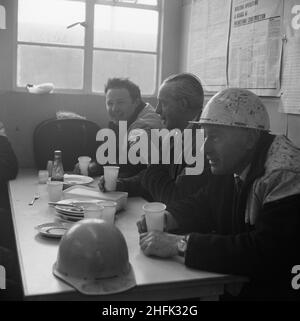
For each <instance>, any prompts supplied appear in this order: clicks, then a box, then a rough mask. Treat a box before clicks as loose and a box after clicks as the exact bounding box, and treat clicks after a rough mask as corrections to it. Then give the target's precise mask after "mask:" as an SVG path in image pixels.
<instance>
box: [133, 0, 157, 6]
mask: <svg viewBox="0 0 300 321" xmlns="http://www.w3.org/2000/svg"><path fill="white" fill-rule="evenodd" d="M137 3H138V4H147V5H149V6H157V0H138V1H137Z"/></svg>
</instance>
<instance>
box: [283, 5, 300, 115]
mask: <svg viewBox="0 0 300 321" xmlns="http://www.w3.org/2000/svg"><path fill="white" fill-rule="evenodd" d="M284 26H285V34H286V40H287V41H286V42H285V45H284V55H283V72H282V108H283V110H282V111H284V112H286V113H292V114H300V0H286V1H285V7H284Z"/></svg>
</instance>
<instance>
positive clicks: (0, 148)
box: [0, 136, 18, 184]
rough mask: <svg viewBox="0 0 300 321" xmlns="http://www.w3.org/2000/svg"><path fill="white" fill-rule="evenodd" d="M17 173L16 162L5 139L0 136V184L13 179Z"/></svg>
mask: <svg viewBox="0 0 300 321" xmlns="http://www.w3.org/2000/svg"><path fill="white" fill-rule="evenodd" d="M17 173H18V160H17V157H16V155H15V153H14V151H13V149H12V147H11V144H10V143H9V141H8V139H7V137H5V136H0V183H1V184H4V183H6V182H7V181H9V180H10V179H14V178H15V177H16V176H17Z"/></svg>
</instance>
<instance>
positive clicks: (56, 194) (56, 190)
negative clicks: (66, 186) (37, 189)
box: [47, 181, 63, 202]
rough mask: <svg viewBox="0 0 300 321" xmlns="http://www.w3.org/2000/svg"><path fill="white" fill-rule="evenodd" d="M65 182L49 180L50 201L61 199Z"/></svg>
mask: <svg viewBox="0 0 300 321" xmlns="http://www.w3.org/2000/svg"><path fill="white" fill-rule="evenodd" d="M62 189H63V182H58V181H48V182H47V190H48V197H49V201H50V202H58V201H60V199H61V195H62Z"/></svg>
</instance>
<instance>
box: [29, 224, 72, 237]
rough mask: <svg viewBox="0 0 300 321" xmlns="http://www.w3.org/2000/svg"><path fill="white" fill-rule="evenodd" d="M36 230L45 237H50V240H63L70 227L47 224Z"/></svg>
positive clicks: (37, 227)
mask: <svg viewBox="0 0 300 321" xmlns="http://www.w3.org/2000/svg"><path fill="white" fill-rule="evenodd" d="M35 229H36V230H38V231H39V233H40V234H41V235H43V236H46V237H50V238H61V237H62V236H63V235H64V234H65V233H66V231H67V230H68V227H67V226H65V225H64V224H62V223H55V222H52V223H45V224H41V225H38V226H36V227H35Z"/></svg>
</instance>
